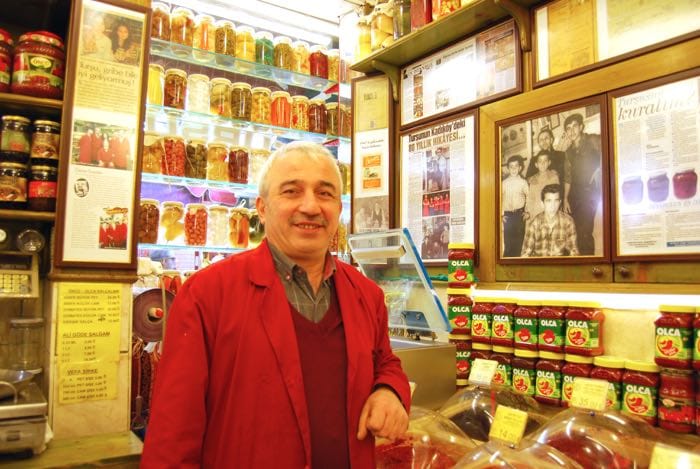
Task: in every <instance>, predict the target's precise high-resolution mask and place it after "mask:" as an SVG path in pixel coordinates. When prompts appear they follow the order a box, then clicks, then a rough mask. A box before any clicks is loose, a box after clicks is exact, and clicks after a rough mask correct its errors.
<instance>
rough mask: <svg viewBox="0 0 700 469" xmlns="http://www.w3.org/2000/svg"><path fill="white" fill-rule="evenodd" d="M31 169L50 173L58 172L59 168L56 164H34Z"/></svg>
mask: <svg viewBox="0 0 700 469" xmlns="http://www.w3.org/2000/svg"><path fill="white" fill-rule="evenodd" d="M31 171H48V172H49V173H58V168H57V167H55V166H46V165H40V166H37V165H34V164H33V165H32V167H31Z"/></svg>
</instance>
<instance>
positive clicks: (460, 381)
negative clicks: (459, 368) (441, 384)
mask: <svg viewBox="0 0 700 469" xmlns="http://www.w3.org/2000/svg"><path fill="white" fill-rule="evenodd" d="M455 384H456V385H457V386H468V385H469V380H468V379H458V380H455Z"/></svg>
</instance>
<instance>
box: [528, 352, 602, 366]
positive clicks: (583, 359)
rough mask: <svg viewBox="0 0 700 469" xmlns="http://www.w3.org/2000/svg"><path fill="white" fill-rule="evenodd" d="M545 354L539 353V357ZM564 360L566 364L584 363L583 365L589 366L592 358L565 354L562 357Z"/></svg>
mask: <svg viewBox="0 0 700 469" xmlns="http://www.w3.org/2000/svg"><path fill="white" fill-rule="evenodd" d="M543 353H545V352H540V357H541V356H542V354H543ZM564 360H566V361H567V362H571V363H584V364H591V363H593V361H594V360H593V357H584V356H583V355H574V354H573V353H567V354H566V355H565V356H564Z"/></svg>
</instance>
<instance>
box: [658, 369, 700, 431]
mask: <svg viewBox="0 0 700 469" xmlns="http://www.w3.org/2000/svg"><path fill="white" fill-rule="evenodd" d="M659 379H660V385H659V404H658V405H659V409H658V414H659V427H661V428H664V429H666V430H669V431H672V432H676V433H694V432H695V419H696V416H695V412H696V409H695V396H696V394H695V392H696V390H695V379H694V377H693V372H692V371H688V370H673V369H662V370H661V373H660V374H659Z"/></svg>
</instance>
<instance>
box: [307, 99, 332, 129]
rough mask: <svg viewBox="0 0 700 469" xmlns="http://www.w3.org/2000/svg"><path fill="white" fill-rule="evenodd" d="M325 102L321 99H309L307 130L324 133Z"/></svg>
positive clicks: (325, 119) (325, 118)
mask: <svg viewBox="0 0 700 469" xmlns="http://www.w3.org/2000/svg"><path fill="white" fill-rule="evenodd" d="M327 120H328V116H326V103H325V101H323V100H322V99H312V100H310V101H309V132H315V133H317V134H325V133H326V122H327Z"/></svg>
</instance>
